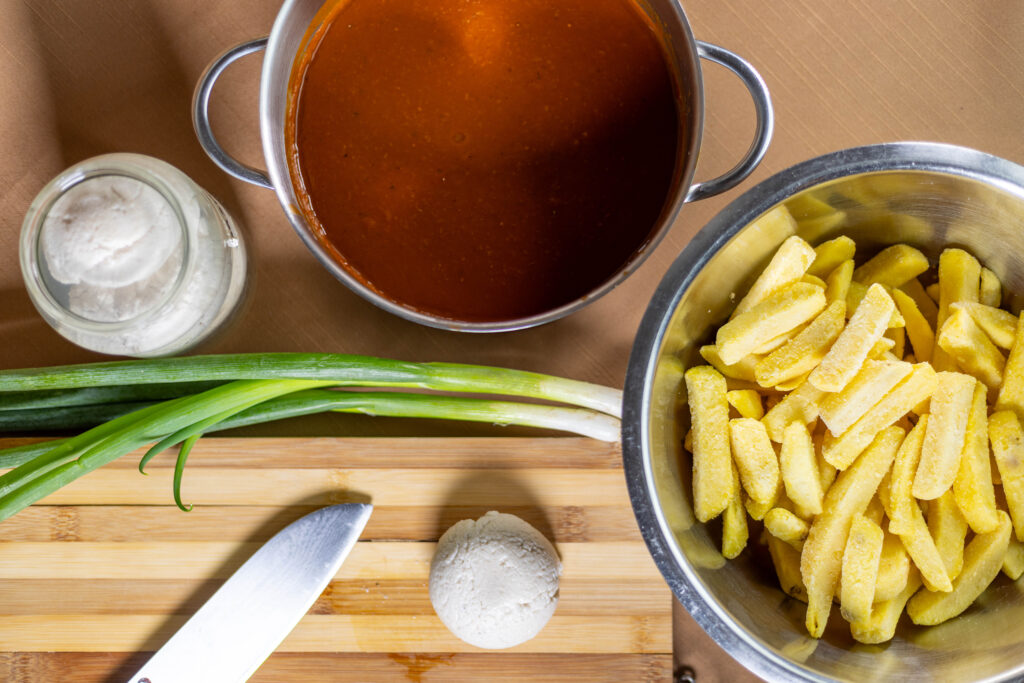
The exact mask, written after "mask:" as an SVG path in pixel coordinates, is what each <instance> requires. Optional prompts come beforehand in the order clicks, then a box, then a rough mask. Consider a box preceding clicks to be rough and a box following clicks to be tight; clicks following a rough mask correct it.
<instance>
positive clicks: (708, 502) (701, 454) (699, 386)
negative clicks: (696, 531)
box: [685, 365, 736, 522]
mask: <svg viewBox="0 0 1024 683" xmlns="http://www.w3.org/2000/svg"><path fill="white" fill-rule="evenodd" d="M685 381H686V393H687V400H688V402H689V405H690V421H691V425H692V426H691V429H692V431H693V436H692V439H693V509H694V514H695V515H696V517H697V519H698V520H699V521H701V522H706V521H708V520H709V519H712V518H714V517H717V516H718V515H719V514H721V513H722V512H723V511H724V510H725V508H726V507H727V506H728V505H729V502H730V501H731V500H732V499H733V496H734V495H736V486H735V482H734V481H733V478H732V451H731V449H730V445H729V441H730V434H729V403H728V401H727V400H726V398H725V393H726V389H725V378H724V377H722V375H721V374H719V373H718V371H717V370H715V369H714V368H712V367H709V366H707V365H701V366H698V367H695V368H690V369H689V370H687V371H686V375H685Z"/></svg>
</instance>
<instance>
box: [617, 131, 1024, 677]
mask: <svg viewBox="0 0 1024 683" xmlns="http://www.w3.org/2000/svg"><path fill="white" fill-rule="evenodd" d="M782 203H785V204H787V206H790V207H792V210H793V211H794V213H795V214H796V215H797V218H801V215H800V212H803V216H802V218H803V220H801V221H800V223H799V224H800V228H799V231H798V233H799V234H801V236H802V237H804V238H805V239H807V240H809V241H811V243H812V244H813V243H816V242H819V241H821V240H824V239H829V238H831V237H834V236H836V235H838V234H840V233H841V234H846V235H849V236H850V237H852V238H853V239H854V240H856V241H857V245H858V252H859V255H860V256H863V254H864V252H865V251H868V252H870V250H872V249H877V248H879V247H882V246H884V245H888V244H893V243H896V242H906V243H909V244H912V245H914V246H916V247H918V248H920V249H922V250H923V251H924V252H925V253H926V254H927V255H928V256H929V258H931V259H934V260H937V258H938V256H939V254H940V253H941V251H942V249H943V248H944V247H947V246H952V245H955V246H960V247H963V248H965V249H967V250H969V251H970V252H972V253H973V254H974V255H975V256H977V257H978V258H979V259H980V260H981V261H982V262H983V263H984V264H985V265H987V266H988V267H989V268H991V269H992V270H994V271H995V272H996V274H997V275H998V276H999V277H1000V279H1001V280H1002V281H1003V283H1004V285H1005V288H1006V290H1007V291H1009V292H1011V293H1012V295H1011V296H1009V297H1008V298H1004V303H1008V304H1009V305H1010V308H1011V310H1013V311H1017V310H1020V308H1021V304H1022V303H1024V299H1022V298H1021V295H1022V294H1024V230H1022V229H1021V226H1022V224H1024V168H1022V167H1021V166H1018V165H1016V164H1014V163H1011V162H1009V161H1006V160H1004V159H999V158H997V157H993V156H990V155H988V154H983V153H981V152H977V151H974V150H970V149H965V148H962V147H953V146H949V145H939V144H929V143H917V142H910V143H895V144H885V145H875V146H869V147H860V148H856V149H850V150H846V151H841V152H836V153H834V154H829V155H826V156H823V157H819V158H817V159H813V160H811V161H808V162H805V163H802V164H800V165H798V166H794V167H793V168H790V169H788V170H786V171H783V172H781V173H779V174H778V175H776V176H774V177H772V178H770V179H768V180H766V181H764V182H763V183H761V184H759V185H758V186H756V187H754V188H753V189H751V190H749V191H748V192H746V193H745V194H743V195H742V196H741V197H740V198H739V199H737V200H736V201H734V202H733V203H732V204H730V205H729V206H728V207H726V208H725V209H724V210H723V211H722V212H721V213H720V214H718V216H716V217H715V218H714V220H712V221H711V222H710V223H709V224H708V225H707V226H706V227H704V228H703V229H702V230H701V231H700V232H699V233H698V234H697V235H696V237H694V239H693V240H692V241H691V242H690V244H689V245H688V246H687V247H686V249H685V250H684V251H683V252H682V254H680V255H679V257H678V259H677V260H676V261H675V263H674V264H673V266H672V267H671V269H670V270H669V271H668V273H667V275H666V276H665V278H664V280H663V281H662V282H661V284H660V286H659V287H658V289H657V291H656V292H655V294H654V297H653V299H652V300H651V303H650V305H649V307H648V309H647V312H646V314H645V316H644V318H643V321H642V323H641V325H640V330H639V333H638V336H637V339H636V344H635V346H634V348H633V353H632V356H631V358H630V363H629V370H628V375H627V380H626V387H625V405H624V416H623V451H624V454H623V455H624V459H625V470H626V477H627V482H628V486H629V493H630V497H631V499H632V502H633V508H634V511H635V513H636V517H637V521H638V523H639V525H640V529H641V531H642V533H643V536H644V539H645V540H646V541H647V545H648V548H649V549H650V551H651V554H652V555H653V557H654V561H655V563H656V564H657V565H658V567H659V569H660V570H661V572H662V574H663V575H664V577H665V580H666V581H667V582H668V583H669V585H670V586H671V588H672V591H673V592H674V593H675V595H676V596H677V597H678V598H679V600H680V601H681V602H682V604H683V605H684V606H685V607H686V609H687V610H688V611H689V612H690V614H691V615H693V617H694V619H696V621H697V623H699V624H700V625H701V626H702V627H703V628H704V630H705V631H707V632H708V633H709V634H710V635H711V637H712V638H714V640H715V641H716V642H717V643H718V644H719V645H721V646H722V648H723V649H725V650H726V651H727V652H728V653H729V654H730V655H732V656H733V657H735V658H736V659H737V660H739V661H740V662H741V663H742V664H744V665H745V666H746V667H747V668H749V669H750V670H751V671H753V672H754V673H756V674H758V675H760V676H763V677H765V678H768V679H770V680H780V681H825V680H843V681H857V682H858V683H859V682H861V681H867V680H900V681H938V680H941V681H968V680H971V681H976V680H1010V679H1018V680H1019V679H1020V677H1021V676H1022V675H1024V629H1021V628H1020V623H1021V622H1022V620H1024V581H1022V582H1021V584H1020V585H1016V584H1013V583H1011V582H1009V581H1007V580H1005V578H1004V577H1003V580H1000V581H997V583H996V584H995V585H994V586H993V587H991V588H990V589H989V590H988V591H986V593H985V594H984V595H983V596H982V597H981V598H980V599H979V601H978V603H979V604H978V605H976V606H974V607H972V608H971V609H969V610H968V611H967V612H965V613H964V614H963V615H961V616H960V617H958V618H957V619H954V620H952V621H950V622H947V623H946V624H942V625H939V626H936V627H932V628H918V627H913V626H912V625H909V624H908V623H903V624H901V627H900V629H899V630H898V631H897V636H896V638H895V640H893V641H892V642H891V643H890V644H888V645H885V646H866V645H858V644H856V643H854V642H853V641H852V640H851V638H850V636H849V629H848V627H847V625H846V622H845V621H843V620H842V618H841V617H840V616H839V615H838V612H837V611H836V613H834V614H833V615H832V618H831V619H830V620H829V627H828V629H827V631H826V633H825V637H824V638H822V639H821V640H820V641H818V642H816V641H814V640H813V639H811V638H810V637H808V636H807V635H806V631H805V630H804V627H803V622H804V614H805V605H804V604H803V603H799V602H797V601H795V600H793V599H790V598H788V597H787V596H785V595H784V594H783V593H782V591H780V590H779V588H778V584H777V581H776V579H775V577H774V573H773V572H772V571H771V568H770V566H771V565H770V562H769V563H768V565H767V566H766V565H765V564H764V562H763V559H764V558H763V557H762V558H758V557H756V556H755V555H756V553H754V552H751V550H750V549H748V550H747V551H746V552H744V553H743V555H741V556H740V558H738V559H737V560H733V561H730V562H726V561H725V560H724V559H723V557H722V556H721V555H720V554H719V552H718V550H717V548H716V544H717V543H718V542H719V539H720V534H719V533H718V532H717V531H716V532H713V533H709V531H708V528H707V526H705V525H703V524H698V523H695V521H694V517H693V514H692V505H691V482H690V473H689V471H688V465H686V464H685V463H688V462H689V459H688V457H687V458H686V459H685V460H684V459H683V453H682V452H681V446H680V444H681V439H682V435H683V434H684V433H685V431H686V429H687V428H688V423H689V411H688V408H687V407H686V405H685V404H684V403H683V400H684V399H682V394H681V393H680V389H681V388H682V385H681V380H682V370H683V368H685V367H689V366H691V365H695V364H703V361H702V360H700V357H699V356H698V354H697V349H698V348H699V346H700V344H701V343H704V342H705V340H707V339H709V338H710V337H711V336H712V331H713V330H714V329H715V328H716V327H717V326H718V325H720V324H721V323H722V322H723V321H725V320H726V319H727V317H728V314H729V310H730V308H731V305H732V302H731V298H730V295H731V294H732V293H736V294H737V295H741V294H742V293H743V292H745V291H746V289H747V288H748V287H749V286H750V284H751V283H752V281H753V279H754V278H755V276H756V274H757V273H758V272H760V270H761V269H762V268H763V267H764V265H765V264H766V263H767V262H768V260H769V258H770V256H771V254H772V253H773V252H774V251H775V250H776V248H777V247H778V246H779V245H780V244H781V243H782V241H783V240H784V239H785V238H786V237H788V234H781V233H778V232H775V231H774V228H772V227H765V226H763V225H762V226H751V223H752V222H753V221H754V220H756V219H757V218H758V217H759V216H761V215H762V214H764V213H765V212H766V211H768V210H769V209H771V208H773V207H775V206H777V205H779V204H782ZM684 393H685V392H684ZM906 621H907V620H906V618H905V617H904V622H906Z"/></svg>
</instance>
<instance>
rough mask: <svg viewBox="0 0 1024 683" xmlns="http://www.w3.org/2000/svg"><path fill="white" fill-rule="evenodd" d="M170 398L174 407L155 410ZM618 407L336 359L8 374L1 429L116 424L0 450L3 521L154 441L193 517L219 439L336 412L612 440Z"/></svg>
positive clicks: (531, 386)
mask: <svg viewBox="0 0 1024 683" xmlns="http://www.w3.org/2000/svg"><path fill="white" fill-rule="evenodd" d="M350 387H371V388H388V389H389V390H377V391H354V390H352V389H350ZM339 388H342V389H341V390H339ZM393 389H422V390H428V391H429V392H431V393H417V392H410V391H395V390H393ZM435 392H459V393H472V394H485V395H495V396H496V397H495V398H476V397H466V396H452V395H448V394H441V393H435ZM499 396H508V397H527V398H533V399H540V400H543V401H547V402H555V403H567V404H570V406H578V407H567V406H559V405H551V404H549V403H524V402H520V401H506V400H501V399H499V398H497V397H499ZM162 397H166V398H167V399H169V400H163V401H160V402H157V403H152V402H151V400H152V399H156V398H162ZM621 398H622V394H621V392H620V391H618V390H616V389H611V388H608V387H602V386H599V385H595V384H590V383H587V382H580V381H576V380H569V379H564V378H560V377H552V376H549V375H542V374H538V373H530V372H522V371H518V370H510V369H505V368H493V367H486V366H475V365H459V364H452V363H405V362H401V361H394V360H388V359H383V358H372V357H368V356H342V355H332V354H296V353H285V354H242V355H233V356H196V357H192V358H180V359H157V360H140V361H114V362H109V363H93V364H87V365H73V366H64V367H55V368H36V369H29V370H5V371H0V425H7V426H6V428H7V429H17V430H19V431H24V430H25V429H26V427H27V426H28V427H29V428H32V429H35V428H37V426H38V425H43V424H49V425H53V424H57V425H60V424H62V423H61V419H62V418H63V419H65V423H63V424H64V426H67V424H66V420H67V419H70V417H71V416H76V419H81V420H82V421H88V420H92V421H97V420H102V419H107V420H108V421H106V422H103V423H102V424H98V425H97V426H94V427H92V428H91V429H88V430H87V431H85V432H83V433H81V434H79V435H77V436H75V437H71V438H68V439H59V440H55V441H49V442H43V443H37V444H28V445H23V446H17V447H14V448H8V449H4V450H0V467H13V469H11V470H10V471H8V472H6V473H5V474H3V475H0V520H3V519H6V518H7V517H10V516H11V515H13V514H15V513H17V512H18V511H19V510H21V509H23V508H24V507H26V506H27V505H31V504H32V503H34V502H36V501H38V500H39V499H41V498H43V497H45V496H47V495H49V494H51V493H53V492H54V491H56V490H57V489H59V488H60V487H62V486H64V485H65V484H67V483H69V482H71V481H74V480H75V479H77V478H78V477H80V476H82V475H83V474H86V473H88V472H91V471H92V470H94V469H96V468H98V467H101V466H103V465H105V464H106V463H109V462H111V461H113V460H115V459H117V458H119V457H121V456H122V455H125V454H127V453H130V452H132V451H134V450H136V449H138V448H140V447H142V446H145V445H146V444H153V443H154V442H155V444H156V445H154V446H152V447H151V448H150V449H149V451H148V452H147V453H146V455H145V456H144V457H143V458H142V461H141V462H140V469H142V467H144V466H145V464H146V462H148V461H149V459H150V458H152V457H153V456H154V455H155V454H156V453H159V452H160V451H162V450H164V449H166V448H169V447H172V446H174V445H176V444H180V449H179V453H178V459H177V461H176V464H175V473H174V484H173V486H174V490H173V494H174V500H175V503H176V504H177V505H178V506H179V507H181V508H182V509H188V508H186V506H185V505H184V504H183V503H182V501H181V479H182V474H183V471H184V467H185V462H186V460H187V458H188V454H189V452H190V451H191V449H192V447H193V445H194V444H195V442H196V441H197V440H198V439H199V438H200V437H201V436H202V435H203V434H205V433H208V432H211V431H217V430H222V429H231V428H234V427H240V426H246V425H251V424H257V423H260V422H266V421H270V420H277V419H282V418H286V417H294V416H298V415H308V414H312V413H318V412H324V411H334V412H346V413H363V414H367V415H386V416H398V417H425V418H441V419H460V420H472V421H480V422H492V423H496V424H517V425H524V426H532V427H541V428H547V429H557V430H563V431H569V432H575V433H579V434H583V435H585V436H592V437H594V438H598V439H603V440H606V441H615V440H617V439H618V434H619V420H618V419H617V418H618V417H619V415H620V414H621ZM128 410H130V412H125V411H128ZM108 418H109V419H108ZM4 420H6V422H5V421H4ZM30 420H32V422H30ZM47 420H48V422H47ZM0 429H4V427H0Z"/></svg>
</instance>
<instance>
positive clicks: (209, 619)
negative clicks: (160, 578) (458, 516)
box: [129, 503, 373, 683]
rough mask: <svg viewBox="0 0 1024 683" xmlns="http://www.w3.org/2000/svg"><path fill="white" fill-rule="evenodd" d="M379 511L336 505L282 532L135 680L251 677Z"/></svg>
mask: <svg viewBox="0 0 1024 683" xmlns="http://www.w3.org/2000/svg"><path fill="white" fill-rule="evenodd" d="M372 511H373V506H372V505H369V504H364V503H346V504H344V505H331V506H329V507H324V508H320V509H319V510H316V511H314V512H311V513H309V514H308V515H306V516H304V517H302V518H300V519H298V520H296V521H294V522H292V523H291V524H289V525H288V526H287V527H285V528H284V529H282V530H281V531H279V532H278V533H277V534H275V535H274V537H273V538H271V539H270V540H269V541H267V542H266V543H265V544H264V545H263V546H262V547H261V548H260V549H259V550H257V551H256V552H255V554H253V556H252V557H250V558H249V559H248V560H247V561H246V562H245V564H243V565H242V566H241V567H240V568H239V569H238V571H236V572H235V573H234V574H232V575H231V577H230V578H229V579H228V580H227V581H226V582H225V583H224V585H223V586H221V587H220V588H219V589H218V590H217V592H216V593H214V594H213V595H212V596H211V597H210V599H209V600H207V601H206V603H205V604H203V606H202V607H200V608H199V611H197V612H196V613H195V614H194V615H193V616H192V617H191V618H190V619H189V620H188V621H187V622H185V625H184V626H182V627H181V628H180V629H179V630H178V632H177V633H175V634H174V635H173V636H171V639H170V640H168V641H167V642H166V643H165V644H164V646H163V647H161V648H160V649H159V650H158V651H157V652H156V654H154V655H153V657H152V658H150V660H149V661H148V662H146V664H145V666H143V667H142V668H141V669H139V671H138V673H136V674H135V675H134V676H132V677H131V679H129V683H179V682H188V683H202V682H204V681H217V682H218V683H224V682H226V681H245V680H247V679H248V678H249V677H250V676H251V675H252V674H253V673H254V672H255V671H256V669H258V668H259V666H260V664H262V663H263V661H264V660H265V659H266V658H267V657H268V656H269V655H270V653H271V652H273V651H274V650H275V649H276V648H277V646H278V645H280V644H281V641H282V640H284V638H285V636H287V635H288V633H290V632H291V630H292V629H293V628H294V627H295V624H296V623H298V621H299V619H301V618H302V617H303V615H305V614H306V612H307V611H309V608H310V607H311V606H312V605H313V603H314V602H315V601H316V599H317V597H319V595H320V593H321V592H322V591H323V590H324V588H325V587H326V586H327V584H328V582H329V581H330V580H331V578H332V577H333V576H334V575H335V574H337V572H338V569H339V568H340V567H341V563H342V562H343V561H344V560H345V557H347V556H348V554H349V552H350V551H351V550H352V547H353V546H354V545H355V543H356V541H357V540H358V539H359V535H360V534H361V533H362V532H363V528H364V527H365V526H366V522H367V520H368V519H369V518H370V513H371V512H372Z"/></svg>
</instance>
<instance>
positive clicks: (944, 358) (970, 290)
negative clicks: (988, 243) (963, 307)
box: [932, 249, 981, 371]
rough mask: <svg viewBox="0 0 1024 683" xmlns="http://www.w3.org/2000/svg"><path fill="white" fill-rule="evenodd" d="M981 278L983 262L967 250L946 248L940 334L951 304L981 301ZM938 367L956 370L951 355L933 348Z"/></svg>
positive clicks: (941, 271)
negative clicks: (979, 298)
mask: <svg viewBox="0 0 1024 683" xmlns="http://www.w3.org/2000/svg"><path fill="white" fill-rule="evenodd" d="M980 281H981V264H980V263H978V260H977V259H976V258H974V257H973V256H971V255H970V254H968V253H967V252H966V251H964V250H963V249H946V250H945V251H943V252H942V255H941V256H939V282H938V285H939V312H938V318H937V319H936V324H935V330H936V334H938V333H939V332H940V331H941V330H942V325H943V323H945V322H946V318H947V317H949V314H950V310H949V305H950V304H953V303H956V302H958V301H977V300H978V287H979V283H980ZM932 365H934V366H935V369H936V370H939V371H943V370H954V369H955V368H954V366H953V363H952V361H951V359H950V358H949V356H948V354H947V353H946V352H945V351H944V350H943V349H941V348H935V349H933V351H932Z"/></svg>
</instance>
